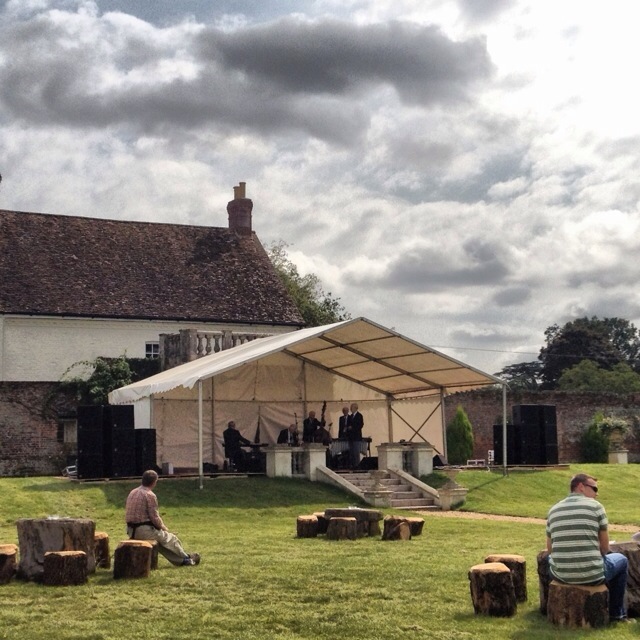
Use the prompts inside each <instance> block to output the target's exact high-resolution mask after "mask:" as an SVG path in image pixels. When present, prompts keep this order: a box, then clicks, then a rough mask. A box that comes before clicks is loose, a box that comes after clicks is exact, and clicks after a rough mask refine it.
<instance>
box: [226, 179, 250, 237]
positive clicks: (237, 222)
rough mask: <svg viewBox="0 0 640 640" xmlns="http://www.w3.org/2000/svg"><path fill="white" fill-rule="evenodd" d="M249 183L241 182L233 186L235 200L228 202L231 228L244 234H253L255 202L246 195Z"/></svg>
mask: <svg viewBox="0 0 640 640" xmlns="http://www.w3.org/2000/svg"><path fill="white" fill-rule="evenodd" d="M246 186H247V183H246V182H240V183H239V186H237V187H233V200H231V202H229V203H228V204H227V213H228V214H229V229H231V230H232V231H235V232H236V233H239V234H242V235H251V210H252V209H253V202H252V201H251V200H250V199H249V198H247V197H245V189H246Z"/></svg>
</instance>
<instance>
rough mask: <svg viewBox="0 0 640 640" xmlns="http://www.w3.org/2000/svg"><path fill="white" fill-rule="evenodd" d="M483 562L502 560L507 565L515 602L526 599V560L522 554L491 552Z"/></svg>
mask: <svg viewBox="0 0 640 640" xmlns="http://www.w3.org/2000/svg"><path fill="white" fill-rule="evenodd" d="M484 561H485V562H502V564H504V565H506V566H507V567H509V571H511V577H512V578H513V588H514V589H515V592H516V601H517V602H526V601H527V561H526V560H525V557H524V556H519V555H514V554H512V553H492V554H491V555H488V556H487V557H486V558H485V559H484Z"/></svg>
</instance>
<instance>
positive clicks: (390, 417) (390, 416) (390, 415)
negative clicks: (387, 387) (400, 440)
mask: <svg viewBox="0 0 640 640" xmlns="http://www.w3.org/2000/svg"><path fill="white" fill-rule="evenodd" d="M387 425H388V429H389V442H393V413H392V412H391V397H390V396H387Z"/></svg>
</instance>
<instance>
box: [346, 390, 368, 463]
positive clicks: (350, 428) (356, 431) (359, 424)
mask: <svg viewBox="0 0 640 640" xmlns="http://www.w3.org/2000/svg"><path fill="white" fill-rule="evenodd" d="M363 427H364V416H363V415H362V414H361V413H360V412H359V411H358V405H357V404H356V403H355V402H354V403H352V405H351V415H350V416H349V420H348V424H347V434H346V435H347V439H348V440H349V458H350V460H351V467H352V468H353V469H356V468H357V467H358V465H359V464H360V442H361V441H362V429H363Z"/></svg>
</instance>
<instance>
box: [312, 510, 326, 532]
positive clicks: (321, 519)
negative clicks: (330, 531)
mask: <svg viewBox="0 0 640 640" xmlns="http://www.w3.org/2000/svg"><path fill="white" fill-rule="evenodd" d="M313 515H314V516H315V517H316V518H317V519H318V535H324V534H325V533H327V527H328V526H329V518H326V517H325V515H324V511H316V513H314V514H313Z"/></svg>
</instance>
